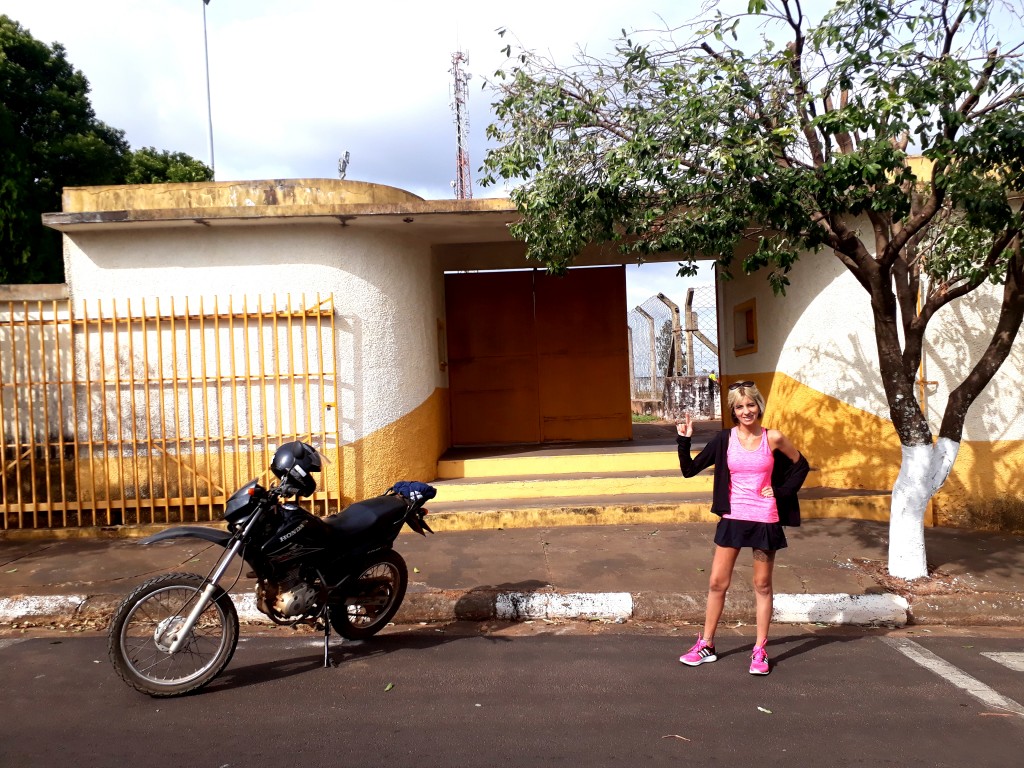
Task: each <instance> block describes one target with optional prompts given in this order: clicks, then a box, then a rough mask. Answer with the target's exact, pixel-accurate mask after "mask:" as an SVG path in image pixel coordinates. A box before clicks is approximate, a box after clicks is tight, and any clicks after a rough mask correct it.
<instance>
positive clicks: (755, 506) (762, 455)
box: [723, 427, 779, 523]
mask: <svg viewBox="0 0 1024 768" xmlns="http://www.w3.org/2000/svg"><path fill="white" fill-rule="evenodd" d="M729 432H730V433H729V450H728V452H727V454H726V459H727V461H728V463H729V475H730V480H731V482H730V483H729V510H730V511H729V514H727V515H723V517H727V518H729V519H731V520H749V521H752V522H755V523H777V522H779V510H778V507H776V506H775V497H774V496H762V495H761V489H762V488H764V487H766V486H770V485H771V484H772V468H773V467H774V466H775V459H774V458H772V449H771V448H770V447H769V445H768V430H767V429H762V430H761V442H760V444H759V445H758V446H757V448H755V449H754V450H752V451H748V450H747V449H746V448H744V447H743V446H742V445H741V444H740V438H739V435H738V434H737V428H736V427H733V428H732V429H731V430H730V431H729Z"/></svg>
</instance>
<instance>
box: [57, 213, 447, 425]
mask: <svg viewBox="0 0 1024 768" xmlns="http://www.w3.org/2000/svg"><path fill="white" fill-rule="evenodd" d="M65 262H66V274H67V281H68V284H69V287H70V292H71V298H72V300H73V301H75V302H82V301H83V300H93V299H115V298H116V299H118V300H119V301H120V300H122V299H124V298H126V297H132V298H133V300H134V299H138V298H143V297H145V298H147V299H148V298H150V297H158V296H159V297H161V300H162V301H165V300H167V299H168V298H169V297H171V296H173V297H175V298H176V299H183V298H184V297H189V298H190V299H198V298H199V297H203V298H204V300H211V299H212V298H213V297H215V296H216V297H220V298H222V299H226V298H227V297H229V296H233V297H235V299H236V300H237V299H239V298H240V297H241V296H243V295H246V296H250V297H254V296H257V295H263V296H266V297H269V296H270V295H271V294H277V295H278V297H283V296H284V295H286V294H290V295H291V296H292V297H293V299H294V300H295V301H297V300H298V299H299V297H300V295H301V294H305V296H306V299H307V302H312V301H313V300H314V299H315V297H316V294H317V293H320V294H321V296H326V295H327V294H333V295H334V305H335V313H336V317H335V324H336V330H337V333H336V342H337V364H338V374H339V379H340V380H339V382H338V400H339V401H338V406H339V410H340V418H339V423H338V425H337V427H338V432H339V435H340V437H341V440H342V442H343V443H348V442H352V441H355V440H359V439H361V438H363V437H365V436H366V435H368V434H370V433H372V432H374V431H375V430H378V429H380V428H382V427H384V426H386V425H388V424H391V423H393V422H395V421H396V420H397V419H399V418H401V417H402V416H404V415H406V414H407V413H409V412H410V411H411V410H412V409H414V408H416V407H417V406H419V405H420V404H422V403H423V402H424V401H425V400H426V399H427V398H428V397H429V396H430V395H431V394H432V393H433V392H434V391H435V389H436V388H438V387H444V386H447V381H446V375H445V374H444V373H443V372H442V371H441V370H440V369H439V365H438V362H439V361H438V342H437V321H438V320H439V319H443V317H444V301H443V276H442V274H441V270H440V269H438V268H437V267H436V264H435V258H434V256H433V255H432V254H431V251H430V248H429V246H428V245H427V244H424V243H421V242H418V241H417V240H415V239H414V238H411V237H408V236H399V235H393V234H382V233H373V232H366V231H360V230H359V228H358V227H351V226H350V227H342V226H340V225H336V224H335V225H324V224H285V225H259V226H244V227H242V226H213V227H203V226H198V225H197V226H194V227H192V228H182V227H171V228H167V227H164V228H158V227H153V226H142V227H140V226H128V227H123V228H120V229H108V230H92V231H85V232H75V233H72V234H69V235H68V236H67V237H66V238H65Z"/></svg>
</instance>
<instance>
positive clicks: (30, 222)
mask: <svg viewBox="0 0 1024 768" xmlns="http://www.w3.org/2000/svg"><path fill="white" fill-rule="evenodd" d="M166 154H167V153H164V155H166ZM163 161H164V156H163V155H159V154H158V153H156V151H155V150H151V149H148V148H147V149H144V150H139V152H136V153H131V152H130V149H129V146H128V142H127V141H126V140H125V137H124V131H121V130H118V129H116V128H112V127H110V126H109V125H107V124H106V123H104V122H102V121H101V120H98V119H97V118H96V115H95V113H94V112H93V109H92V105H91V104H90V102H89V82H88V80H86V78H85V75H83V74H82V72H81V71H79V70H76V69H75V68H74V67H73V66H72V65H71V63H70V62H69V61H68V59H67V55H66V51H65V49H64V47H63V46H62V45H61V44H60V43H54V44H53V45H52V46H50V45H46V44H44V43H41V42H39V41H38V40H36V39H35V38H33V37H32V35H31V34H29V32H28V31H27V30H25V29H24V28H23V27H22V26H21V25H20V24H18V23H17V22H16V21H14V20H12V19H10V18H9V17H7V16H4V15H0V282H4V283H18V282H21V283H36V282H62V281H63V280H64V258H63V253H62V247H61V238H60V233H59V232H56V231H54V230H51V229H48V228H46V227H44V226H43V224H42V221H41V218H40V217H41V215H42V214H43V213H47V212H50V211H58V210H60V196H61V192H62V190H63V189H64V187H68V186H80V185H94V184H121V183H124V182H125V180H126V174H127V173H128V172H129V169H130V168H131V169H132V171H133V172H134V169H135V168H136V167H138V168H143V167H146V166H147V164H152V165H159V164H160V163H161V162H163ZM166 162H167V172H168V175H170V174H171V173H174V174H179V173H183V174H185V175H189V174H191V175H196V174H197V170H196V168H195V166H196V165H202V164H201V163H198V161H195V160H192V159H191V158H189V157H188V156H187V155H182V154H181V153H175V154H173V155H168V156H167V157H166ZM207 178H209V177H207ZM148 180H149V181H165V180H170V179H168V178H158V177H157V176H156V174H152V175H151V176H150V178H149V179H148ZM174 180H177V179H174ZM185 180H193V179H191V178H189V179H185Z"/></svg>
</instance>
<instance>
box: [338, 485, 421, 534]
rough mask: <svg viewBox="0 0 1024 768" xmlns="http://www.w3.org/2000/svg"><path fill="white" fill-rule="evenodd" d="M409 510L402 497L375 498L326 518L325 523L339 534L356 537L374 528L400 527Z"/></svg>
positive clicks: (360, 502) (356, 503) (352, 505)
mask: <svg viewBox="0 0 1024 768" xmlns="http://www.w3.org/2000/svg"><path fill="white" fill-rule="evenodd" d="M407 510H408V506H407V504H406V501H405V499H403V498H402V497H401V496H395V495H385V496H375V497H374V498H372V499H364V500H363V501H357V502H355V503H354V504H351V505H350V506H348V507H346V508H345V509H344V510H342V511H341V512H339V513H338V514H336V515H330V516H329V517H325V518H324V522H325V523H327V524H328V525H329V526H330V527H331V528H332V529H334V530H335V531H336V532H337V533H340V534H342V535H344V536H356V535H358V534H360V533H364V532H365V531H368V530H370V529H372V528H376V527H385V528H386V527H390V526H393V525H394V526H397V525H400V524H401V523H402V520H403V519H404V518H405V513H406V511H407Z"/></svg>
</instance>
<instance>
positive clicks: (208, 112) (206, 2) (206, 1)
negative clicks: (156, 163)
mask: <svg viewBox="0 0 1024 768" xmlns="http://www.w3.org/2000/svg"><path fill="white" fill-rule="evenodd" d="M209 4H210V0H203V55H204V56H205V58H206V118H207V123H208V125H209V127H210V132H209V143H208V146H209V149H210V170H211V171H213V178H214V180H216V178H217V166H216V163H215V162H214V160H213V102H212V100H211V98H210V46H209V44H208V42H207V39H206V6H208V5H209Z"/></svg>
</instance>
